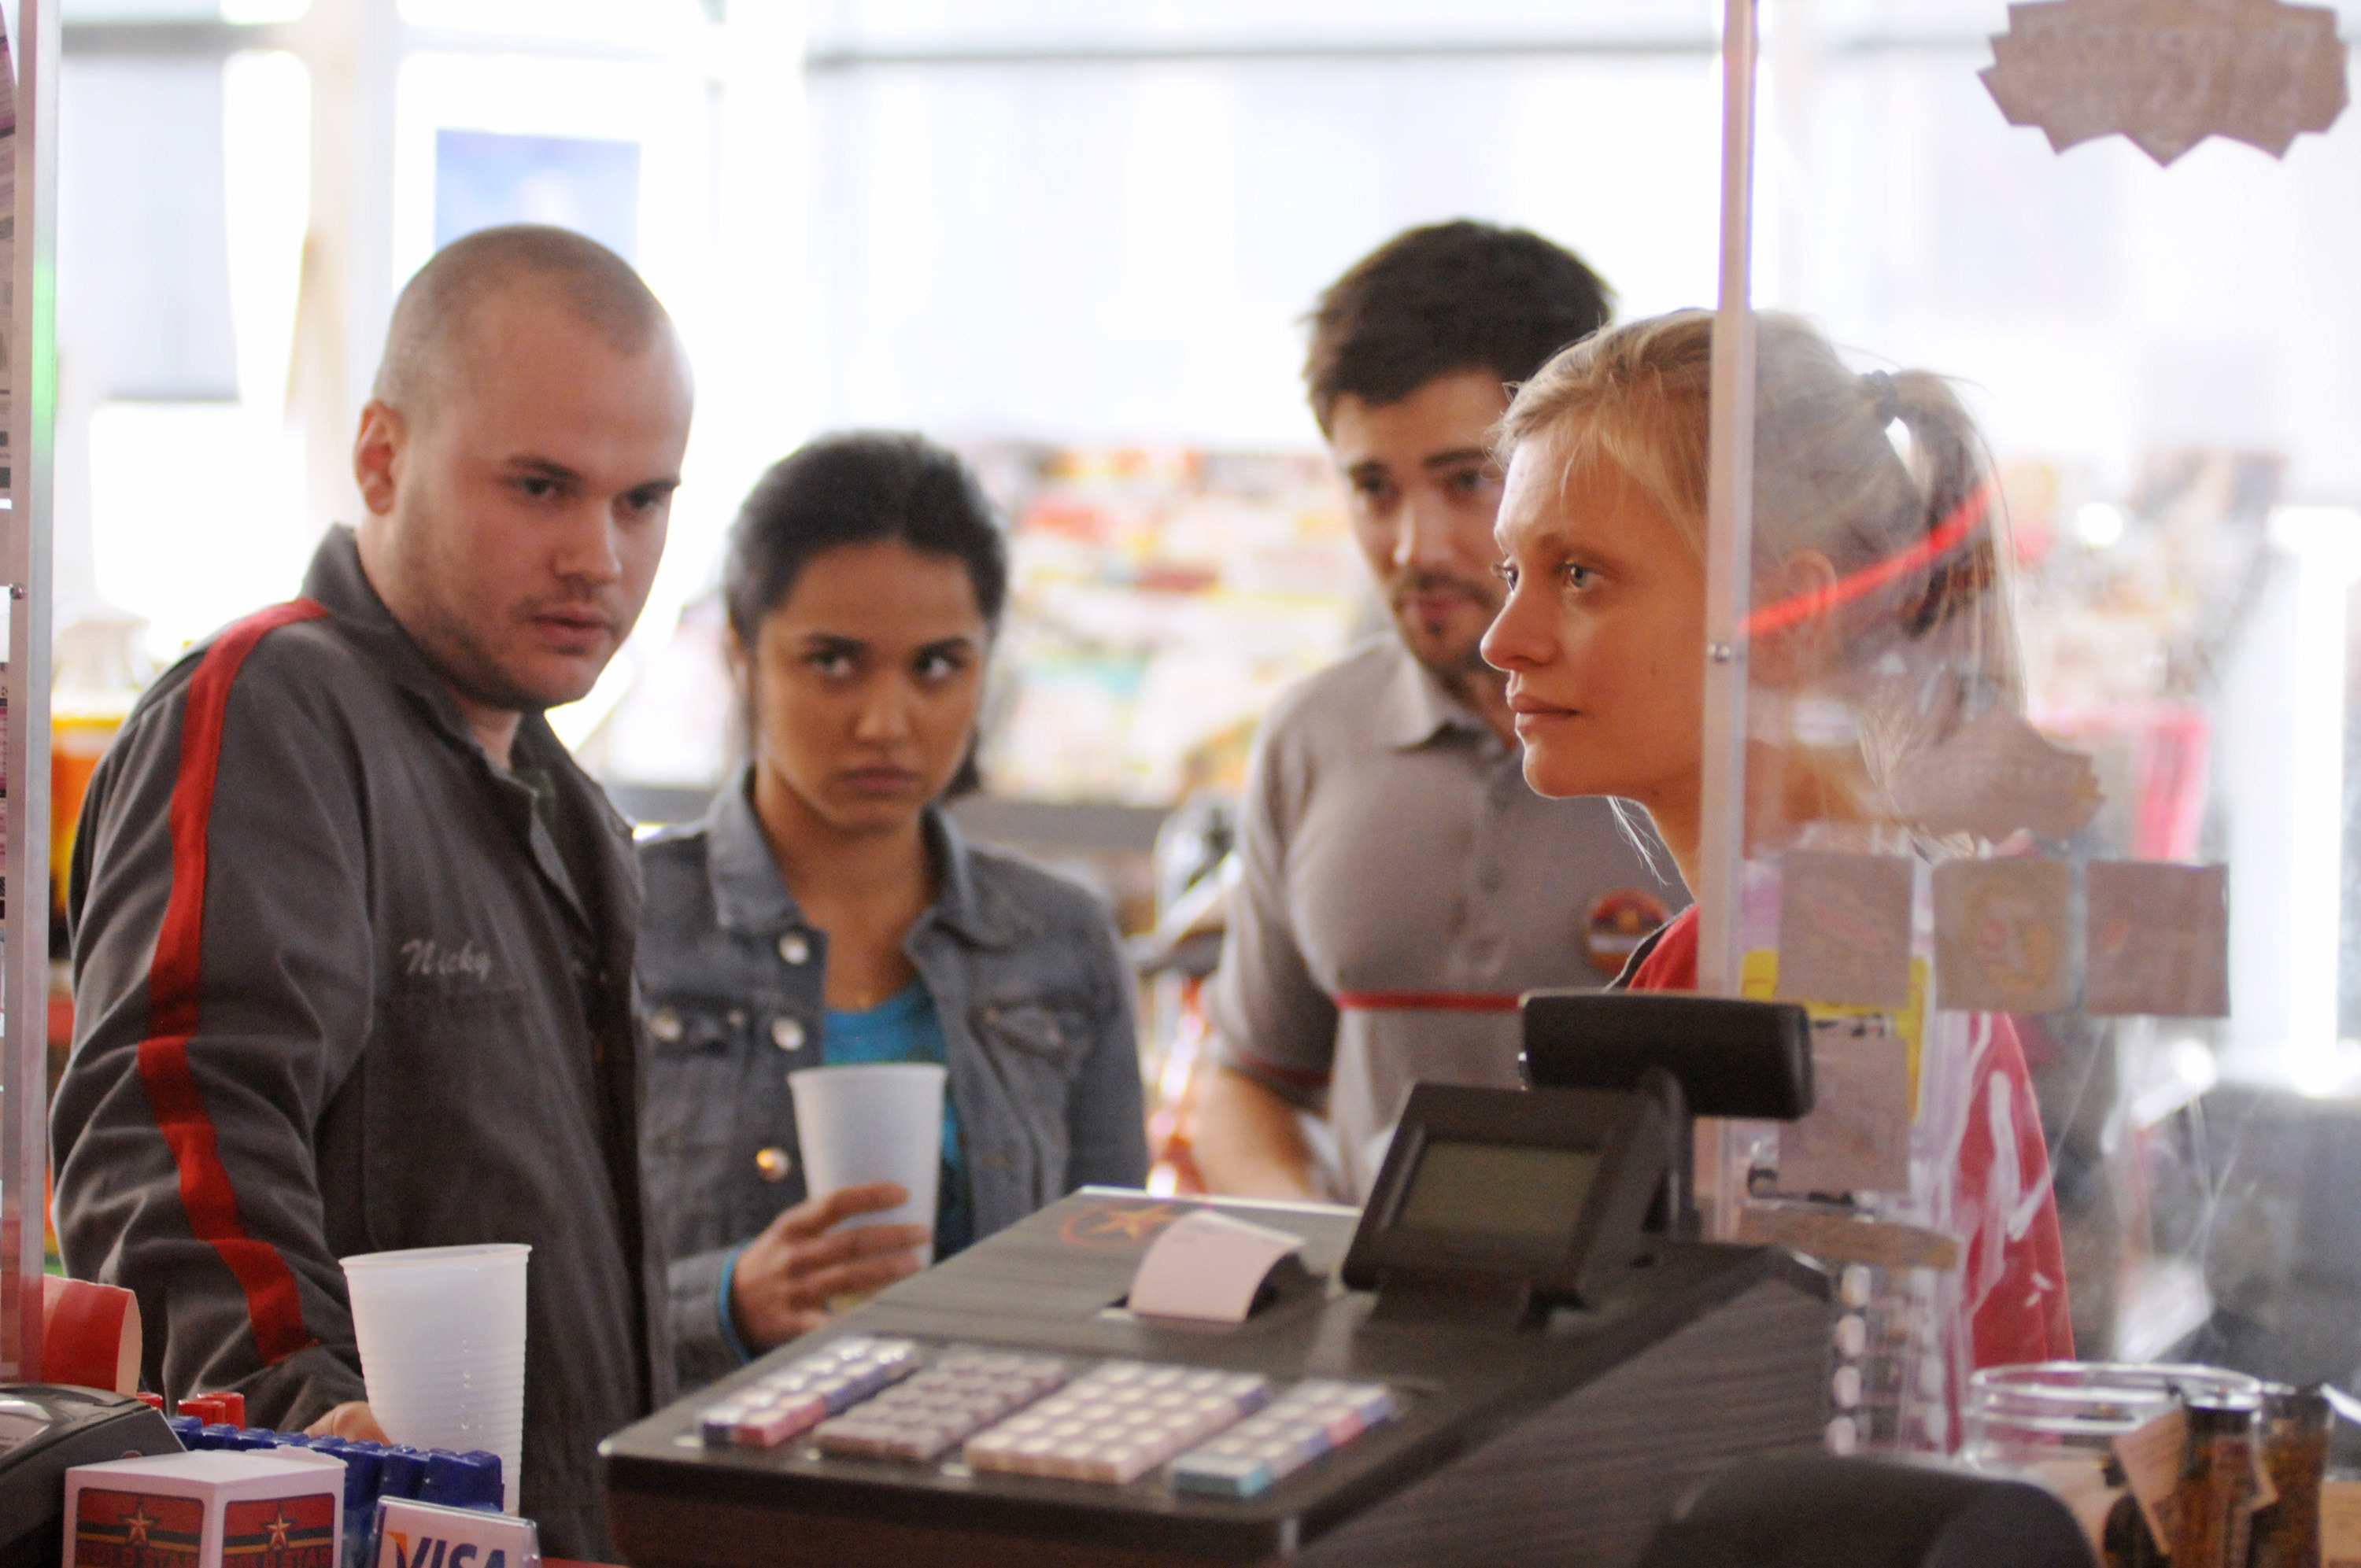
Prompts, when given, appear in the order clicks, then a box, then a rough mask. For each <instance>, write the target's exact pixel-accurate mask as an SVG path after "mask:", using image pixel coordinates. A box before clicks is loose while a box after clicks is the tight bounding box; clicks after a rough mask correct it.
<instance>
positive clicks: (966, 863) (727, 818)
mask: <svg viewBox="0 0 2361 1568" xmlns="http://www.w3.org/2000/svg"><path fill="white" fill-rule="evenodd" d="M704 828H705V836H706V875H707V877H708V880H710V882H711V883H712V885H713V911H714V915H715V917H716V918H717V919H718V920H719V922H720V924H721V927H722V928H723V929H725V930H730V931H743V932H748V933H752V934H753V935H756V936H763V937H768V936H773V935H775V934H776V933H778V932H781V931H786V930H791V929H794V928H796V927H802V926H805V925H806V924H807V922H806V921H805V919H804V912H803V910H802V908H801V906H799V905H797V904H796V895H795V894H792V893H790V892H788V891H787V879H786V878H785V877H784V876H781V875H780V874H779V862H778V861H777V860H776V859H774V857H773V856H772V854H771V841H770V839H768V838H766V837H764V835H763V823H762V819H761V818H760V817H756V816H755V815H754V770H753V768H752V765H751V764H750V765H749V766H748V767H747V768H746V770H745V771H744V772H743V773H740V774H739V775H738V778H737V780H736V781H735V782H734V783H732V784H729V785H726V786H724V787H723V789H722V790H721V792H720V793H719V795H715V796H714V797H713V804H712V806H709V807H708V808H707V810H706V814H705V822H704ZM919 828H920V830H921V831H922V832H923V833H924V834H925V835H926V840H927V852H928V858H929V859H931V860H932V861H934V864H935V866H936V868H937V870H938V871H939V872H940V874H941V876H942V883H943V885H942V891H941V892H940V893H939V894H937V895H936V897H935V903H934V906H933V907H932V908H931V909H929V910H928V912H927V914H926V916H924V917H923V918H924V919H925V920H927V921H931V922H932V923H933V924H935V925H938V926H940V927H944V928H945V929H947V930H949V931H950V932H951V933H952V934H953V935H955V936H958V937H960V938H962V939H963V940H965V941H967V942H969V943H971V944H972V945H973V946H976V947H982V948H1005V947H1008V946H1010V945H1012V944H1013V943H1015V942H1016V940H1017V939H1018V938H1021V937H1023V936H1024V935H1025V933H1026V931H1027V929H1029V923H1028V922H1027V921H1026V919H1025V917H1024V915H1023V912H1022V911H1020V910H1018V909H1016V908H1015V907H1014V906H1012V905H1009V904H1008V903H1007V902H1006V901H1005V900H1004V899H1000V898H996V897H992V896H989V895H988V894H986V893H985V892H984V890H983V889H982V888H980V887H979V886H978V884H977V882H976V876H975V870H974V858H973V857H972V856H971V855H970V854H969V853H968V849H967V844H966V841H965V840H964V839H961V837H960V831H959V829H958V828H956V827H954V826H953V825H952V823H951V819H950V817H948V816H947V815H945V814H944V812H943V811H942V810H941V808H940V807H939V806H928V807H927V809H926V812H925V815H924V816H923V817H920V819H919Z"/></svg>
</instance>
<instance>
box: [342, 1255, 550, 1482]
mask: <svg viewBox="0 0 2361 1568" xmlns="http://www.w3.org/2000/svg"><path fill="white" fill-rule="evenodd" d="M532 1251H533V1249H532V1248H531V1247H529V1246H525V1245H521V1244H515V1243H510V1244H499V1245H487V1246H450V1247H421V1248H417V1249H414V1250H412V1251H409V1252H380V1253H369V1254H367V1255H362V1256H359V1257H348V1258H346V1259H345V1260H344V1266H345V1285H346V1290H347V1292H348V1294H349V1296H350V1298H351V1300H352V1307H353V1332H354V1334H355V1336H356V1337H357V1339H358V1340H359V1341H360V1352H361V1376H362V1378H363V1379H364V1381H366V1382H367V1384H368V1402H369V1409H370V1410H371V1412H372V1413H374V1414H375V1415H376V1417H377V1419H378V1424H379V1425H380V1426H382V1427H383V1428H384V1429H385V1431H386V1434H387V1435H388V1436H389V1437H390V1438H392V1439H393V1441H394V1442H396V1443H399V1444H403V1445H406V1446H408V1447H410V1448H412V1449H428V1448H442V1449H449V1450H452V1451H454V1452H456V1453H467V1452H468V1451H470V1450H475V1449H481V1450H485V1451H488V1452H489V1453H494V1454H497V1455H498V1456H499V1458H500V1474H501V1475H502V1477H503V1478H504V1480H505V1483H506V1486H505V1496H504V1503H505V1506H506V1508H508V1510H509V1511H510V1512H511V1513H513V1512H514V1511H515V1510H516V1486H517V1476H518V1475H519V1473H520V1471H521V1468H522V1462H523V1459H524V1341H525V1263H526V1259H527V1257H528V1256H529V1255H530V1254H531V1253H532ZM389 1463H391V1461H390V1456H389ZM386 1489H387V1492H388V1493H389V1495H390V1494H392V1493H393V1491H394V1487H393V1486H391V1484H390V1481H389V1485H388V1486H387V1488H386ZM411 1495H414V1494H411Z"/></svg>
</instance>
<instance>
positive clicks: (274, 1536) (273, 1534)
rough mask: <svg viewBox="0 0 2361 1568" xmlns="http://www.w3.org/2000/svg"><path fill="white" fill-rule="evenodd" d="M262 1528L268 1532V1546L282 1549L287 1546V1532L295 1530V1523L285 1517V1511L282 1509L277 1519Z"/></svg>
mask: <svg viewBox="0 0 2361 1568" xmlns="http://www.w3.org/2000/svg"><path fill="white" fill-rule="evenodd" d="M262 1528H263V1529H265V1530H269V1532H270V1540H269V1542H268V1544H269V1545H271V1546H279V1547H283V1546H285V1545H286V1544H287V1532H288V1531H289V1530H293V1529H294V1528H295V1521H294V1520H293V1519H289V1518H288V1517H287V1510H286V1509H285V1508H280V1510H279V1517H278V1518H277V1519H272V1520H271V1521H270V1522H269V1524H267V1525H265V1526H263V1527H262Z"/></svg>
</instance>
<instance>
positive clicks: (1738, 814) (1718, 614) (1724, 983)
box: [1690, 0, 1756, 996]
mask: <svg viewBox="0 0 2361 1568" xmlns="http://www.w3.org/2000/svg"><path fill="white" fill-rule="evenodd" d="M1754 24H1755V0H1725V4H1724V8H1723V18H1722V33H1721V300H1720V308H1719V313H1718V314H1717V315H1716V317H1715V319H1714V330H1713V408H1712V414H1711V425H1710V435H1711V441H1712V452H1711V456H1710V459H1709V462H1708V475H1707V492H1706V605H1705V625H1706V676H1705V755H1704V761H1705V773H1704V784H1703V792H1704V798H1703V802H1702V804H1703V807H1704V810H1703V816H1702V818H1701V820H1700V822H1699V824H1698V826H1699V829H1700V831H1699V835H1698V853H1697V883H1698V885H1697V887H1695V888H1693V889H1691V890H1690V891H1691V892H1692V893H1694V894H1696V895H1697V905H1698V916H1697V919H1698V926H1697V989H1698V990H1699V991H1701V992H1705V993H1706V994H1708V995H1719V996H1735V995H1737V994H1738V978H1739V974H1738V971H1739V958H1740V955H1739V943H1738V890H1739V872H1740V866H1741V860H1742V858H1743V855H1744V850H1745V820H1746V641H1745V638H1744V636H1743V634H1742V632H1741V626H1742V625H1743V623H1744V621H1745V619H1746V609H1747V598H1748V594H1747V589H1748V575H1749V571H1750V565H1749V564H1750V561H1751V559H1752V534H1753V529H1754V316H1753V310H1752V298H1751V291H1752V252H1753V241H1754V62H1755V44H1756V39H1755V25H1754Z"/></svg>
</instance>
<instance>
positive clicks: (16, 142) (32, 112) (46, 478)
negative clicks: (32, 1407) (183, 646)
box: [0, 0, 62, 1382]
mask: <svg viewBox="0 0 2361 1568" xmlns="http://www.w3.org/2000/svg"><path fill="white" fill-rule="evenodd" d="M61 4H62V0H17V5H16V33H15V36H14V37H12V38H9V40H8V43H9V49H10V53H11V55H12V56H13V58H14V60H15V63H16V116H15V118H16V128H15V131H14V133H13V134H12V135H10V136H9V137H7V140H8V141H9V142H10V144H11V145H12V146H13V148H14V149H15V159H16V204H15V211H14V214H12V216H11V217H10V218H9V219H8V220H6V221H8V222H9V223H11V224H12V225H13V228H12V230H11V231H10V233H11V236H12V237H11V240H10V242H9V243H8V245H7V247H6V248H7V252H8V255H9V257H10V269H9V273H8V286H9V299H8V325H7V339H6V345H5V347H6V352H5V355H0V373H5V377H6V392H7V394H8V397H7V402H6V408H7V414H6V421H5V433H6V441H7V451H6V456H7V458H8V461H7V462H6V464H5V487H6V491H7V501H8V513H7V525H6V541H7V543H6V559H5V564H0V565H5V579H6V582H7V585H8V664H7V669H6V671H5V675H0V696H5V703H6V707H5V717H6V726H5V729H6V736H7V739H6V742H5V745H6V751H5V782H6V785H7V806H6V816H5V823H6V831H7V850H6V856H5V883H0V896H5V895H9V894H13V896H5V909H6V916H5V925H0V941H5V948H0V952H5V968H0V1008H5V1021H0V1045H5V1050H4V1051H0V1382H23V1381H29V1380H32V1379H34V1378H38V1376H39V1375H40V1367H41V1310H40V1306H41V1294H40V1292H41V1289H42V1286H41V1272H42V1253H43V1248H42V1237H43V1231H44V1225H43V1215H44V1212H45V1211H46V1209H47V1207H48V1204H47V1201H46V1199H47V1193H48V1175H49V1126H48V1113H49V1105H48V1096H47V1094H46V1093H45V1089H46V1087H47V1082H48V1040H47V1036H48V1033H49V1027H48V1026H49V1006H48V998H49V611H50V603H49V600H50V581H49V528H50V509H51V504H52V500H53V488H52V478H53V475H54V468H53V466H52V464H51V452H52V437H53V432H54V427H55V422H56V416H57V375H56V366H57V334H56V320H57V315H56V304H57V266H56V260H57V168H58V155H57V125H58V104H57V82H58V52H59V48H60V30H59V17H58V13H59V10H60V6H61Z"/></svg>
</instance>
